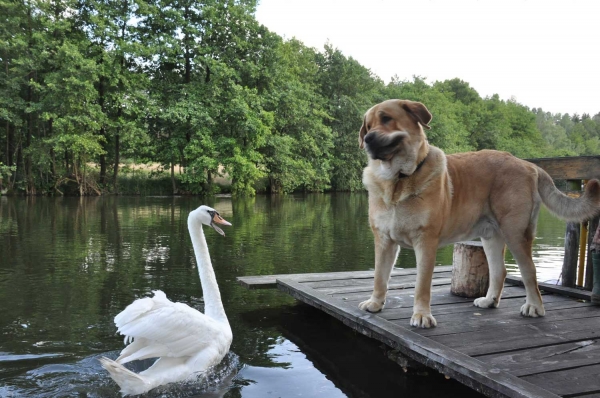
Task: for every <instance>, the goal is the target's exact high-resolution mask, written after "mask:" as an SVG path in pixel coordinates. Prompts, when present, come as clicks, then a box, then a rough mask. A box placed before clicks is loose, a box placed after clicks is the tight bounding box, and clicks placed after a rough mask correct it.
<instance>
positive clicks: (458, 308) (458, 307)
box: [379, 294, 583, 320]
mask: <svg viewBox="0 0 600 398" xmlns="http://www.w3.org/2000/svg"><path fill="white" fill-rule="evenodd" d="M543 298H544V305H545V306H546V308H547V309H548V306H549V305H554V303H556V305H559V304H562V305H565V306H569V307H570V306H578V305H583V304H582V303H579V302H577V301H574V300H572V299H569V298H567V297H564V296H560V295H558V294H546V295H544V296H543ZM524 303H525V297H523V296H520V297H503V298H502V301H501V302H500V308H514V309H519V308H521V306H522V305H523V304H524ZM565 308H566V307H565ZM495 310H496V308H477V307H475V306H473V303H472V302H469V303H458V304H456V303H453V304H441V305H436V306H433V307H432V311H433V315H434V316H436V317H437V316H438V315H445V314H454V313H458V312H482V311H483V312H490V313H493V312H494V311H495ZM412 312H413V309H412V306H411V307H400V308H393V309H388V307H387V304H386V309H385V310H384V311H383V312H381V314H380V315H379V316H381V317H382V318H384V319H387V320H395V319H408V318H410V317H411V316H412Z"/></svg>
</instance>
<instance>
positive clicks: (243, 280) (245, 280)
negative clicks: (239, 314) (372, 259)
mask: <svg viewBox="0 0 600 398" xmlns="http://www.w3.org/2000/svg"><path fill="white" fill-rule="evenodd" d="M448 271H452V266H451V265H440V266H437V267H435V270H434V273H437V272H448ZM374 272H375V271H373V270H370V271H342V272H324V273H305V274H278V275H257V276H238V277H237V278H236V280H237V281H238V283H239V284H240V285H242V286H244V287H245V288H247V289H275V288H276V287H277V283H276V280H277V278H283V277H286V278H288V277H291V278H294V279H297V280H299V281H301V282H311V281H334V280H340V279H349V278H352V279H360V278H366V279H368V278H371V279H372V278H373V274H374ZM416 273H417V270H416V268H406V269H394V270H393V271H392V276H397V275H416Z"/></svg>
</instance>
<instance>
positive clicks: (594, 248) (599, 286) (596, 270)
mask: <svg viewBox="0 0 600 398" xmlns="http://www.w3.org/2000/svg"><path fill="white" fill-rule="evenodd" d="M590 235H592V234H590ZM593 235H594V237H593V238H592V243H591V244H590V252H591V253H592V267H593V271H592V274H593V276H592V279H593V286H592V303H594V304H598V305H600V225H598V227H597V228H596V233H595V234H593Z"/></svg>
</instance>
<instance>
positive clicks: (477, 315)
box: [418, 302, 600, 336]
mask: <svg viewBox="0 0 600 398" xmlns="http://www.w3.org/2000/svg"><path fill="white" fill-rule="evenodd" d="M551 304H552V303H549V305H548V306H547V308H546V310H547V311H546V316H545V317H544V318H543V319H539V318H529V317H524V316H522V315H521V314H520V312H519V309H518V308H496V309H495V311H494V310H492V311H489V312H484V311H479V310H480V308H477V307H474V310H473V312H470V313H468V312H462V313H455V314H449V315H440V316H436V319H437V321H438V327H436V328H431V329H424V330H422V331H419V332H418V333H419V334H420V335H423V336H441V335H445V334H456V333H460V334H463V333H466V332H472V331H478V332H479V333H495V332H496V331H497V330H498V329H503V328H505V327H507V326H513V325H517V326H519V325H528V324H538V323H540V322H544V323H546V322H554V321H564V320H574V319H581V318H588V317H590V316H594V315H596V316H600V311H598V308H596V307H595V306H593V305H591V304H585V303H576V302H574V303H573V304H574V305H568V304H566V308H565V307H564V306H565V304H564V303H560V304H561V305H560V307H561V308H553V307H554V306H553V305H551ZM577 304H579V306H578V305H577ZM434 315H435V314H434ZM599 325H600V319H599Z"/></svg>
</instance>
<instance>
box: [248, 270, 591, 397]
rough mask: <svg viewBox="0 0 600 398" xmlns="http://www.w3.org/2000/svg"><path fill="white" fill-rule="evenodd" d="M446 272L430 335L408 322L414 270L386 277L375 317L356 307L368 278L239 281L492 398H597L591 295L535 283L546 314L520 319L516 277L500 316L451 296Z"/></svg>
mask: <svg viewBox="0 0 600 398" xmlns="http://www.w3.org/2000/svg"><path fill="white" fill-rule="evenodd" d="M451 269H452V267H451V266H441V267H436V269H435V273H434V279H433V288H432V312H433V315H434V316H435V318H436V320H437V322H438V326H437V327H436V328H432V329H416V328H411V327H410V326H409V324H408V322H409V319H410V317H411V315H412V305H413V297H414V286H415V280H416V270H415V269H402V270H394V271H393V272H392V277H391V280H390V284H389V288H390V290H389V293H388V300H387V302H386V307H385V309H384V310H383V311H382V312H381V313H379V314H370V313H366V312H363V311H360V310H359V309H358V303H359V302H360V301H362V300H365V299H367V298H368V297H369V296H370V294H371V290H372V288H373V271H357V272H334V273H321V274H295V275H270V276H249V277H240V278H238V281H239V282H240V283H241V284H242V285H244V286H246V287H247V288H250V289H257V288H275V287H277V288H278V289H280V290H281V291H283V292H286V293H288V294H290V295H291V296H293V297H295V298H296V299H298V300H300V301H303V302H305V303H307V304H309V305H311V306H313V307H316V308H318V309H320V310H322V311H324V312H326V313H328V314H330V315H332V316H334V317H335V318H337V319H339V320H341V321H342V322H343V323H344V324H345V325H347V326H349V327H351V328H353V329H355V330H357V331H359V332H360V333H363V334H365V335H367V336H369V337H371V338H375V339H377V340H379V341H381V342H383V343H385V344H387V345H388V346H389V347H391V348H393V349H396V350H398V351H400V352H401V353H402V354H403V355H405V356H406V357H408V358H411V359H413V360H415V361H417V362H420V363H422V364H424V365H426V366H428V367H430V368H434V369H436V370H438V371H439V372H441V373H443V374H445V375H446V376H449V377H451V378H454V379H456V380H458V381H460V382H461V383H463V384H465V385H467V386H469V387H471V388H473V389H475V390H477V391H480V392H482V393H483V394H485V395H487V396H490V397H528V398H529V397H559V396H562V397H585V398H600V307H599V306H594V305H592V304H591V303H589V299H590V292H585V291H581V290H578V289H563V288H561V287H560V286H554V285H544V284H540V289H544V290H543V291H542V294H543V298H544V304H545V308H546V316H545V317H542V318H525V317H522V316H521V315H519V308H520V307H521V305H522V304H523V303H524V300H525V290H524V288H523V287H522V286H520V284H519V282H520V281H519V278H516V277H512V278H508V279H507V284H506V287H505V289H504V293H503V296H502V302H501V303H500V308H498V309H483V308H477V307H474V306H473V304H472V303H473V300H472V299H466V298H462V297H458V296H454V295H452V294H451V293H450V277H451ZM559 293H560V294H559ZM567 295H568V296H570V297H567ZM585 300H588V301H585Z"/></svg>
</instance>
